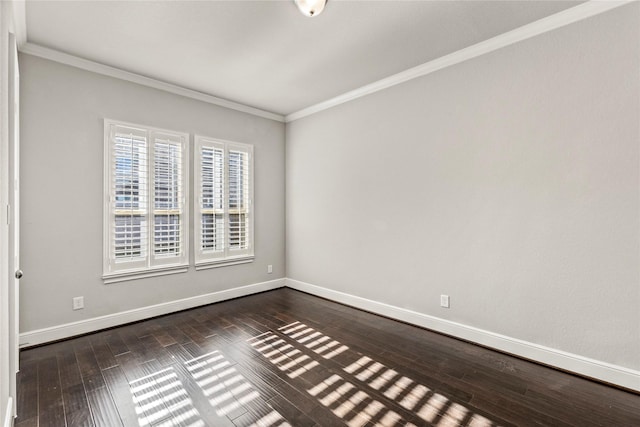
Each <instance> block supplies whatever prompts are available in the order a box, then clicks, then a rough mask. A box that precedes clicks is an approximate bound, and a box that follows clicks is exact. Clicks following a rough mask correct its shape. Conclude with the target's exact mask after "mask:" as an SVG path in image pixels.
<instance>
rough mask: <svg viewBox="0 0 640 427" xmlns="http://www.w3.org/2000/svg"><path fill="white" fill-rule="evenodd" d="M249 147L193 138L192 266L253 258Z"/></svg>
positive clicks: (250, 149)
mask: <svg viewBox="0 0 640 427" xmlns="http://www.w3.org/2000/svg"><path fill="white" fill-rule="evenodd" d="M252 157H253V146H251V145H247V144H239V143H232V142H226V141H219V140H215V139H210V138H205V137H199V136H196V155H195V181H196V182H195V188H196V194H197V206H196V209H195V212H196V218H195V219H194V220H195V223H196V227H195V230H196V264H203V263H219V262H225V261H234V260H239V259H248V258H251V257H253V208H252V198H253V158H252Z"/></svg>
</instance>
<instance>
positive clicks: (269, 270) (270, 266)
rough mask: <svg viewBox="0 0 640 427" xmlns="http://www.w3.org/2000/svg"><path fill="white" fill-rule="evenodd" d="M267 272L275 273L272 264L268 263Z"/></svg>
mask: <svg viewBox="0 0 640 427" xmlns="http://www.w3.org/2000/svg"><path fill="white" fill-rule="evenodd" d="M267 273H269V274H271V273H273V265H271V264H269V265H267Z"/></svg>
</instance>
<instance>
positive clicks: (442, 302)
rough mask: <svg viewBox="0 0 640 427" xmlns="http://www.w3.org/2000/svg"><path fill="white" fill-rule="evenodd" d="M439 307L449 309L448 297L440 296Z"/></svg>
mask: <svg viewBox="0 0 640 427" xmlns="http://www.w3.org/2000/svg"><path fill="white" fill-rule="evenodd" d="M440 307H444V308H449V295H440Z"/></svg>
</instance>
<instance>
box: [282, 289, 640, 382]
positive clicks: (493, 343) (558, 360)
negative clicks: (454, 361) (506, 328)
mask: <svg viewBox="0 0 640 427" xmlns="http://www.w3.org/2000/svg"><path fill="white" fill-rule="evenodd" d="M286 286H287V287H288V288H291V289H296V290H299V291H303V292H306V293H309V294H312V295H316V296H319V297H323V298H327V299H330V300H333V301H336V302H339V303H342V304H346V305H350V306H353V307H356V308H359V309H361V310H366V311H370V312H372V313H376V314H380V315H382V316H386V317H390V318H392V319H396V320H400V321H403V322H406V323H410V324H413V325H416V326H420V327H423V328H426V329H430V330H433V331H436V332H440V333H443V334H447V335H451V336H453V337H456V338H460V339H464V340H467V341H471V342H474V343H477V344H480V345H483V346H486V347H490V348H494V349H496V350H499V351H503V352H506V353H510V354H513V355H515V356H519V357H523V358H525V359H529V360H532V361H535V362H539V363H542V364H544V365H549V366H552V367H556V368H558V369H561V370H564V371H568V372H573V373H576V374H578V375H582V376H585V377H589V378H593V379H596V380H599V381H603V382H606V383H610V384H613V385H616V386H619V387H623V388H626V389H630V390H634V391H640V371H636V370H633V369H629V368H625V367H622V366H617V365H613V364H610V363H607V362H603V361H599V360H595V359H591V358H588V357H584V356H580V355H578V354H573V353H568V352H566V351H562V350H558V349H554V348H550V347H546V346H543V345H539V344H535V343H532V342H528V341H524V340H520V339H517V338H512V337H509V336H505V335H501V334H497V333H494V332H491V331H487V330H483V329H479V328H475V327H472V326H467V325H463V324H461V323H457V322H452V321H450V320H446V319H441V318H438V317H435V316H430V315H427V314H423V313H418V312H415V311H412V310H407V309H404V308H400V307H396V306H392V305H389V304H385V303H381V302H378V301H373V300H370V299H366V298H362V297H358V296H355V295H351V294H347V293H344V292H339V291H335V290H332V289H327V288H323V287H321V286H316V285H312V284H310V283H305V282H301V281H299V280H294V279H289V278H287V279H286Z"/></svg>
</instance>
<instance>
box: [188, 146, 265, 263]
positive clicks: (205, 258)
mask: <svg viewBox="0 0 640 427" xmlns="http://www.w3.org/2000/svg"><path fill="white" fill-rule="evenodd" d="M194 139H195V144H194V156H193V163H194V166H193V170H194V185H193V188H194V190H193V194H194V197H193V199H194V200H193V215H194V217H193V224H194V227H193V229H194V239H193V240H194V246H195V248H194V258H195V267H196V270H204V269H209V268H218V267H226V266H230V265H238V264H246V263H250V262H253V260H254V258H255V255H254V254H255V241H254V236H255V232H254V228H255V225H254V224H255V205H254V203H253V196H254V149H253V148H254V147H253V145H252V144H244V143H239V142H233V141H226V140H222V139H217V138H211V137H207V136H202V135H195V138H194ZM202 146H210V147H216V146H217V147H224V152H225V162H224V176H225V199H224V203H225V204H227V205H228V202H229V196H228V186H229V183H228V179H227V177H228V164H227V158H228V152H229V150H232V149H234V148H235V149H238V150H241V151H246V152H247V153H248V154H249V182H248V184H249V234H248V242H249V248H248V249H247V250H246V251H244V253H242V254H239V255H229V251H228V223H227V221H226V215H225V233H226V236H225V237H226V238H225V251H224V253H225V254H226V255H224V256H218V257H213V256H211V255H210V254H204V253H203V252H202V249H201V246H200V245H201V238H202V223H201V218H200V203H201V200H200V188H201V186H202V180H201V173H200V156H201V154H200V153H201V148H202ZM226 209H228V208H225V210H226Z"/></svg>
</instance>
